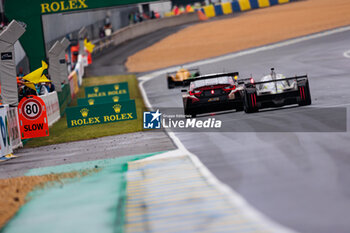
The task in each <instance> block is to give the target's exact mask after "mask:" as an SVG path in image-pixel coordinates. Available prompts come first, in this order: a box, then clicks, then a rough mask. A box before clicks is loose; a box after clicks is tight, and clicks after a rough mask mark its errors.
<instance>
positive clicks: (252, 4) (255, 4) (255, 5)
mask: <svg viewBox="0 0 350 233" xmlns="http://www.w3.org/2000/svg"><path fill="white" fill-rule="evenodd" d="M249 2H250V7H251V8H252V9H257V8H259V3H258V0H249Z"/></svg>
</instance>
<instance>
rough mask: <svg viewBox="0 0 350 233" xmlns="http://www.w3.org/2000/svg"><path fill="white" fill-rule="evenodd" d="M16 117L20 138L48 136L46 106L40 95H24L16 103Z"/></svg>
mask: <svg viewBox="0 0 350 233" xmlns="http://www.w3.org/2000/svg"><path fill="white" fill-rule="evenodd" d="M18 117H19V126H20V129H21V138H22V139H27V138H37V137H45V136H49V122H48V119H47V113H46V106H45V103H44V101H43V100H42V99H41V98H40V97H38V96H34V95H30V96H28V97H24V98H23V99H22V100H21V102H20V103H19V105H18Z"/></svg>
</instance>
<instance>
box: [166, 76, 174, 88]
mask: <svg viewBox="0 0 350 233" xmlns="http://www.w3.org/2000/svg"><path fill="white" fill-rule="evenodd" d="M174 87H175V83H174V81H173V79H172V78H171V77H168V88H169V89H173V88H174Z"/></svg>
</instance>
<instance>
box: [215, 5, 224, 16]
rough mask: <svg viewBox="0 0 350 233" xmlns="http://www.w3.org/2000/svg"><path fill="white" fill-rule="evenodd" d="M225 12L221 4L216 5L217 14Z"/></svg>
mask: <svg viewBox="0 0 350 233" xmlns="http://www.w3.org/2000/svg"><path fill="white" fill-rule="evenodd" d="M223 14H224V12H223V11H222V6H221V4H220V5H215V15H216V16H219V15H223Z"/></svg>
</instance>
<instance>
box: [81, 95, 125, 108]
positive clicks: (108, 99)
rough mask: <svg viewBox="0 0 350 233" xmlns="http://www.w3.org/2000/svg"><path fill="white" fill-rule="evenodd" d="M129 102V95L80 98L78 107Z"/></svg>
mask: <svg viewBox="0 0 350 233" xmlns="http://www.w3.org/2000/svg"><path fill="white" fill-rule="evenodd" d="M126 100H129V95H120V96H119V95H114V96H103V97H91V98H79V99H78V105H79V106H81V105H95V104H106V103H116V102H121V101H126Z"/></svg>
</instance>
